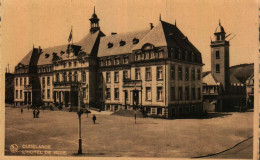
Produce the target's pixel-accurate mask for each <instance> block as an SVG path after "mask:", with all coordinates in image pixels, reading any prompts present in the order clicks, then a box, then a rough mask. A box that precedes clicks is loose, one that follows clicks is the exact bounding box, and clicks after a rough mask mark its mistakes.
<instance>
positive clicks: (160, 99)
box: [156, 87, 163, 101]
mask: <svg viewBox="0 0 260 160" xmlns="http://www.w3.org/2000/svg"><path fill="white" fill-rule="evenodd" d="M162 94H163V93H162V87H157V98H156V99H157V101H162V100H163V98H162Z"/></svg>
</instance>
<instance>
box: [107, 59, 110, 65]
mask: <svg viewBox="0 0 260 160" xmlns="http://www.w3.org/2000/svg"><path fill="white" fill-rule="evenodd" d="M110 65H111V59H110V58H109V59H107V66H110Z"/></svg>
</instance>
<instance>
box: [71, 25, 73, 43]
mask: <svg viewBox="0 0 260 160" xmlns="http://www.w3.org/2000/svg"><path fill="white" fill-rule="evenodd" d="M71 35H72V37H71V40H72V44H73V25H72V26H71Z"/></svg>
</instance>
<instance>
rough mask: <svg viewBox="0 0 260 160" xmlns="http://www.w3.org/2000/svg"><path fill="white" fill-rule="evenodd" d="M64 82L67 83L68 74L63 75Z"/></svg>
mask: <svg viewBox="0 0 260 160" xmlns="http://www.w3.org/2000/svg"><path fill="white" fill-rule="evenodd" d="M63 81H64V82H67V74H66V72H64V73H63Z"/></svg>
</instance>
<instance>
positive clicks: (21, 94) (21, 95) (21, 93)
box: [20, 90, 23, 99]
mask: <svg viewBox="0 0 260 160" xmlns="http://www.w3.org/2000/svg"><path fill="white" fill-rule="evenodd" d="M22 98H23V91H22V90H20V99H22Z"/></svg>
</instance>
